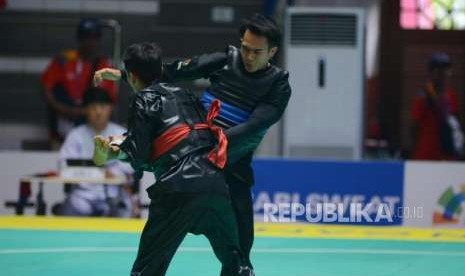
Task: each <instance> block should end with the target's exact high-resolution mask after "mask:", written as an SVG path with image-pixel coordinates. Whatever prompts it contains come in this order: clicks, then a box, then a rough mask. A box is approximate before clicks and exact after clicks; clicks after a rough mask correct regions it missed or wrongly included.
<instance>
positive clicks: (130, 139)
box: [120, 92, 162, 171]
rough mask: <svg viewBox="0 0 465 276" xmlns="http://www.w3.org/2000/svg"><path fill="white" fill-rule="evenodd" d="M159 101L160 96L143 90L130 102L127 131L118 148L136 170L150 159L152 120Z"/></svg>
mask: <svg viewBox="0 0 465 276" xmlns="http://www.w3.org/2000/svg"><path fill="white" fill-rule="evenodd" d="M161 103H162V101H161V98H160V96H158V95H153V94H148V93H144V92H138V93H137V94H136V96H135V98H134V100H133V102H132V105H131V110H130V112H131V114H130V116H131V119H130V120H129V126H128V132H127V133H126V139H125V140H124V142H123V143H122V144H121V146H120V149H121V150H122V151H124V153H126V155H127V160H126V161H128V162H130V163H131V166H132V167H133V168H134V170H136V171H141V170H143V168H144V165H146V164H148V163H149V161H150V155H151V148H152V140H153V137H154V135H155V133H156V131H157V129H156V124H155V123H154V121H156V118H155V117H156V116H157V115H159V110H161Z"/></svg>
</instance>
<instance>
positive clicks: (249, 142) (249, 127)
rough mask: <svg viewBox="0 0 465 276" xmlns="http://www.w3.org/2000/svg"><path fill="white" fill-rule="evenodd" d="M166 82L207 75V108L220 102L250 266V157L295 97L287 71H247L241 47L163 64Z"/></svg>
mask: <svg viewBox="0 0 465 276" xmlns="http://www.w3.org/2000/svg"><path fill="white" fill-rule="evenodd" d="M163 69H164V81H167V82H176V81H184V80H194V79H198V78H208V79H209V80H210V82H211V85H210V87H208V88H207V90H205V91H204V92H203V94H202V96H201V101H202V103H203V105H204V107H205V108H206V109H208V107H209V106H210V104H211V102H212V101H213V100H214V99H219V100H220V101H221V111H220V115H219V116H218V117H217V118H216V119H215V124H216V125H218V126H221V127H222V128H224V130H225V134H226V136H227V138H228V166H227V168H226V171H225V174H226V182H227V184H228V185H229V189H230V193H231V200H232V202H233V206H234V211H235V214H236V218H237V221H238V227H239V239H240V243H241V249H242V252H243V253H244V255H245V259H246V263H247V265H249V266H251V263H250V257H249V256H250V250H251V248H252V243H253V239H254V232H253V231H254V230H253V208H252V196H251V186H252V185H253V183H254V176H253V170H252V166H251V162H252V155H253V153H254V151H255V150H256V148H257V146H258V145H259V143H260V141H261V140H262V139H263V137H264V135H265V133H266V131H267V130H268V129H269V128H270V127H271V126H272V125H273V124H274V123H276V122H277V121H279V119H280V118H281V116H282V114H283V112H284V110H285V108H286V106H287V103H288V101H289V98H290V95H291V88H290V86H289V82H288V78H289V73H288V72H286V71H284V70H282V69H280V68H278V67H276V66H274V65H270V66H268V67H266V68H264V69H262V70H259V71H257V72H254V73H249V72H247V71H246V70H245V68H244V65H243V63H242V58H241V56H240V52H239V50H238V49H237V48H235V47H233V46H229V47H228V49H227V51H226V52H224V53H223V52H219V53H213V54H203V55H200V56H196V57H193V58H192V59H189V60H184V61H175V62H173V63H171V64H165V65H164V68H163Z"/></svg>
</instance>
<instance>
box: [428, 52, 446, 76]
mask: <svg viewBox="0 0 465 276" xmlns="http://www.w3.org/2000/svg"><path fill="white" fill-rule="evenodd" d="M451 66H452V63H451V62H450V58H449V55H448V54H446V53H444V52H435V53H433V54H432V55H431V57H430V58H429V60H428V70H429V71H433V70H435V69H447V68H450V67H451Z"/></svg>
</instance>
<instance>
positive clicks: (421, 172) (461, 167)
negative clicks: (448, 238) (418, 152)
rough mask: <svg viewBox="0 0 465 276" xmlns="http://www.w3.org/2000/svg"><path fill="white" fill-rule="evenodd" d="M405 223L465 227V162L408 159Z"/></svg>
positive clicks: (405, 181)
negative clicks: (410, 160) (415, 160)
mask: <svg viewBox="0 0 465 276" xmlns="http://www.w3.org/2000/svg"><path fill="white" fill-rule="evenodd" d="M404 172H405V174H404V175H405V176H404V177H405V180H404V206H405V212H404V217H403V225H405V226H413V227H438V228H446V227H447V228H465V210H464V209H465V164H463V163H458V162H406V163H405V171H404Z"/></svg>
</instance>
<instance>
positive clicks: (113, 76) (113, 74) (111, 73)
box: [94, 68, 121, 86]
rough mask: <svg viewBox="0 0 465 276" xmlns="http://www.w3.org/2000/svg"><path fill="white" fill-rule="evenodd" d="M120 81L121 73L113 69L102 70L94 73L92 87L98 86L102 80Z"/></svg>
mask: <svg viewBox="0 0 465 276" xmlns="http://www.w3.org/2000/svg"><path fill="white" fill-rule="evenodd" d="M120 79H121V71H120V70H118V69H114V68H103V69H100V70H98V71H97V72H95V74H94V85H95V86H97V85H99V84H100V83H101V82H102V81H104V80H109V81H118V80H120Z"/></svg>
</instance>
